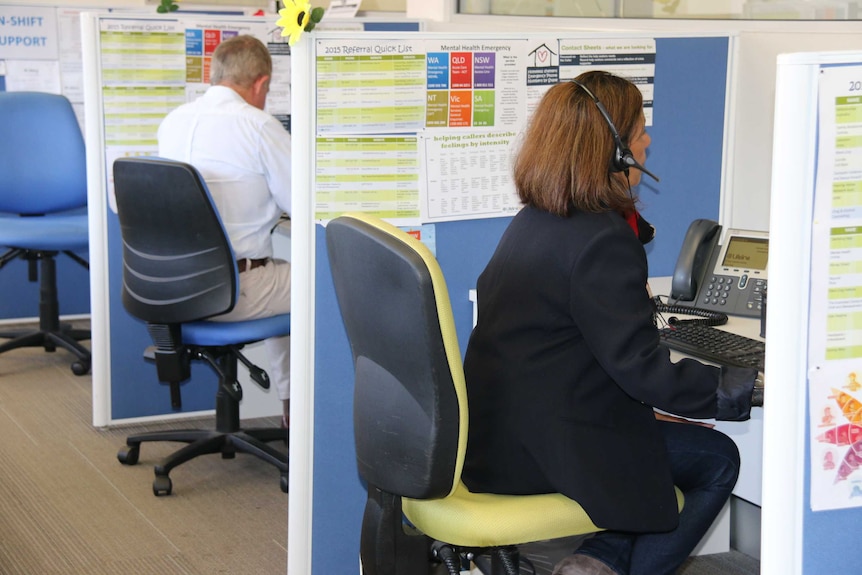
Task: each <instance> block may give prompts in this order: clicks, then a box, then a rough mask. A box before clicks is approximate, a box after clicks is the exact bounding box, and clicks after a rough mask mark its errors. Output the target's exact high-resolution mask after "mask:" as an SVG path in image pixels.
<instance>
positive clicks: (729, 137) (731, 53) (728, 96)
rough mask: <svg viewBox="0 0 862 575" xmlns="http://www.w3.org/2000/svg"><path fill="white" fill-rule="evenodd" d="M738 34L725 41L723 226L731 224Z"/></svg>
mask: <svg viewBox="0 0 862 575" xmlns="http://www.w3.org/2000/svg"><path fill="white" fill-rule="evenodd" d="M738 62H739V36H738V35H737V34H729V35H728V42H727V82H726V84H725V86H726V87H725V92H724V142H723V144H722V152H721V190H720V193H719V204H718V218H719V223H720V224H721V225H723V226H730V227H732V226H733V223H732V222H733V161H732V158H733V149H734V144H733V143H734V141H735V138H736V98H735V97H734V95H735V94H736V90H737V86H738V85H739V64H738Z"/></svg>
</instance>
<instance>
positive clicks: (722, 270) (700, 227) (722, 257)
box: [670, 219, 769, 317]
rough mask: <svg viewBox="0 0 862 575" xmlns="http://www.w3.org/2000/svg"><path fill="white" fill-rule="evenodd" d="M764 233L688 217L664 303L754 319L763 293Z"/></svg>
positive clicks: (767, 249) (758, 310)
mask: <svg viewBox="0 0 862 575" xmlns="http://www.w3.org/2000/svg"><path fill="white" fill-rule="evenodd" d="M768 256H769V237H768V235H767V234H766V233H765V232H757V231H748V230H737V229H727V230H725V231H724V233H723V234H722V228H721V226H720V225H718V223H717V222H714V221H712V220H706V219H699V220H694V221H693V222H692V223H691V225H690V226H689V228H688V231H687V232H686V234H685V239H684V240H683V243H682V249H681V250H680V253H679V257H678V258H677V262H676V267H675V268H674V272H673V279H672V281H671V290H670V301H671V302H672V303H673V304H675V305H681V306H689V307H693V306H696V307H698V308H703V309H707V310H713V311H719V312H722V313H726V314H732V315H742V316H749V317H759V316H760V308H761V305H762V299H761V298H762V295H763V292H764V291H766V281H767V273H766V263H767V260H768Z"/></svg>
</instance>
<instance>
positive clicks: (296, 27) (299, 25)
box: [275, 0, 323, 46]
mask: <svg viewBox="0 0 862 575" xmlns="http://www.w3.org/2000/svg"><path fill="white" fill-rule="evenodd" d="M278 15H279V16H281V18H279V19H278V20H277V21H276V23H275V25H276V26H279V27H281V28H282V31H281V35H282V36H290V40H288V41H287V43H288V44H289V45H291V46H293V45H294V44H296V42H297V41H298V40H299V37H300V36H302V33H303V32H311V31H312V30H314V27H315V26H316V25H317V23H318V22H320V20H321V19H322V18H323V8H320V7H318V8H315V9H313V10H312V9H311V4H310V3H309V2H306V1H305V0H285V3H284V8H282V9H281V10H279V11H278Z"/></svg>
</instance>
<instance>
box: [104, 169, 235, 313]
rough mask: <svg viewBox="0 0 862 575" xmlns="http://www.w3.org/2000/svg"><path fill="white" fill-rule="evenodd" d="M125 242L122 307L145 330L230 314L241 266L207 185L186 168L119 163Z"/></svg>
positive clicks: (118, 194) (117, 176)
mask: <svg viewBox="0 0 862 575" xmlns="http://www.w3.org/2000/svg"><path fill="white" fill-rule="evenodd" d="M114 193H115V196H116V199H117V214H118V215H119V218H120V233H121V235H122V239H123V306H124V307H125V308H126V311H128V312H129V313H130V314H131V315H133V316H135V317H137V318H138V319H141V320H143V321H145V322H148V323H158V324H173V323H186V322H190V321H195V320H200V319H205V318H207V317H210V316H213V315H217V314H221V313H225V312H228V311H230V310H231V309H232V308H233V306H234V303H235V300H236V291H237V283H238V280H237V269H236V259H235V257H234V253H233V249H232V248H231V245H230V240H229V239H228V237H227V234H226V232H225V230H224V226H223V225H222V221H221V218H220V217H219V215H218V212H217V211H216V208H215V205H214V204H213V201H212V198H211V197H210V193H209V190H208V189H207V186H206V183H204V180H203V178H201V176H200V174H199V173H198V171H197V170H196V169H195V168H194V167H192V166H191V165H189V164H185V163H182V162H175V161H172V160H165V159H162V158H121V159H118V160H116V161H115V162H114Z"/></svg>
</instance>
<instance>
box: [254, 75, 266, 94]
mask: <svg viewBox="0 0 862 575" xmlns="http://www.w3.org/2000/svg"><path fill="white" fill-rule="evenodd" d="M269 78H270V76H266V75H263V76H261V77H260V78H258V79H257V80H255V81H254V84H252V86H253V87H254V91H255V93H256V94H259V93H261V91H263V93H266V92H268V91H269Z"/></svg>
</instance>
